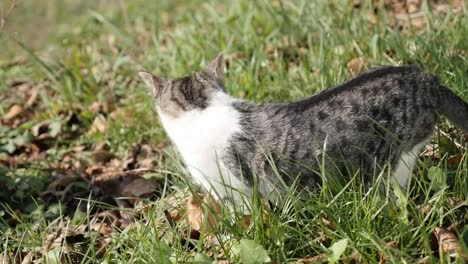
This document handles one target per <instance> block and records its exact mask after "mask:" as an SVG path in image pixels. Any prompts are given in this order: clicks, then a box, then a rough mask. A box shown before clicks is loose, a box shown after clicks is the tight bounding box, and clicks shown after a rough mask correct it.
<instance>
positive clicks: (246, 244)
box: [239, 239, 271, 264]
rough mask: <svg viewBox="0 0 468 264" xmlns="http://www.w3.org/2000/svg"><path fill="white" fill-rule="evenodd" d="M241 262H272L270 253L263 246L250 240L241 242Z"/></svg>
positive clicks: (255, 263)
mask: <svg viewBox="0 0 468 264" xmlns="http://www.w3.org/2000/svg"><path fill="white" fill-rule="evenodd" d="M239 248H240V252H239V253H240V260H241V262H242V263H244V264H257V263H267V262H271V259H270V257H269V256H268V252H267V251H266V250H265V249H264V248H263V246H262V245H260V244H258V243H257V242H255V241H253V240H249V239H242V240H241V241H240V247H239Z"/></svg>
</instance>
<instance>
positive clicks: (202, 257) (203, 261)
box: [193, 253, 214, 264]
mask: <svg viewBox="0 0 468 264" xmlns="http://www.w3.org/2000/svg"><path fill="white" fill-rule="evenodd" d="M213 262H214V259H212V258H210V257H208V256H207V255H206V254H203V253H198V254H197V255H195V258H193V263H199V264H212V263H213Z"/></svg>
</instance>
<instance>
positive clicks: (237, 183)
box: [158, 98, 248, 197]
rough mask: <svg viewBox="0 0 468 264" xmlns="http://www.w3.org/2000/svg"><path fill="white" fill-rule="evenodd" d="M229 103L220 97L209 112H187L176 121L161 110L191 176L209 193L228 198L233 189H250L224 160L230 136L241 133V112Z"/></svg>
mask: <svg viewBox="0 0 468 264" xmlns="http://www.w3.org/2000/svg"><path fill="white" fill-rule="evenodd" d="M227 100H228V99H227V98H221V100H219V101H214V103H212V104H210V106H209V107H207V108H206V109H203V110H191V111H187V112H184V113H182V115H180V116H179V117H177V118H171V117H168V116H166V115H164V113H161V111H158V112H159V117H160V119H161V121H162V124H163V126H164V128H165V129H166V132H167V134H168V135H169V137H170V138H171V140H172V142H173V143H174V144H175V145H176V147H177V149H178V151H179V152H180V154H181V155H182V158H183V159H184V162H185V164H186V166H187V168H188V169H189V171H190V174H191V176H192V177H193V178H194V180H195V181H196V182H198V183H200V184H201V185H203V187H204V188H205V189H207V191H211V192H212V193H213V194H216V195H217V196H220V197H225V196H226V194H229V192H230V190H231V189H240V190H243V191H246V190H247V189H248V188H247V187H246V186H245V184H244V183H243V182H242V181H241V180H240V179H238V178H236V177H235V176H233V175H232V174H231V173H230V171H229V170H228V169H227V167H226V166H225V165H224V164H223V162H222V160H221V157H223V156H224V155H225V154H226V150H227V149H228V147H229V140H230V139H231V137H232V136H233V135H234V134H236V133H239V132H241V127H240V124H239V112H238V111H237V110H236V109H234V108H233V107H232V106H231V105H230V103H229V102H228V101H227ZM229 195H230V194H229ZM235 196H237V195H235Z"/></svg>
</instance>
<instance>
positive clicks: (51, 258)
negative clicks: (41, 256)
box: [45, 247, 62, 264]
mask: <svg viewBox="0 0 468 264" xmlns="http://www.w3.org/2000/svg"><path fill="white" fill-rule="evenodd" d="M61 250H62V249H61V248H59V247H58V248H54V249H52V250H51V251H49V252H47V255H45V263H48V264H59V263H61V262H60V253H61Z"/></svg>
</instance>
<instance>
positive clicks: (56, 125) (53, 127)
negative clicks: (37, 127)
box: [49, 121, 62, 137]
mask: <svg viewBox="0 0 468 264" xmlns="http://www.w3.org/2000/svg"><path fill="white" fill-rule="evenodd" d="M61 129H62V124H61V123H60V121H53V122H51V123H50V125H49V131H50V132H49V135H50V136H51V137H56V136H57V135H58V134H59V133H60V130H61Z"/></svg>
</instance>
